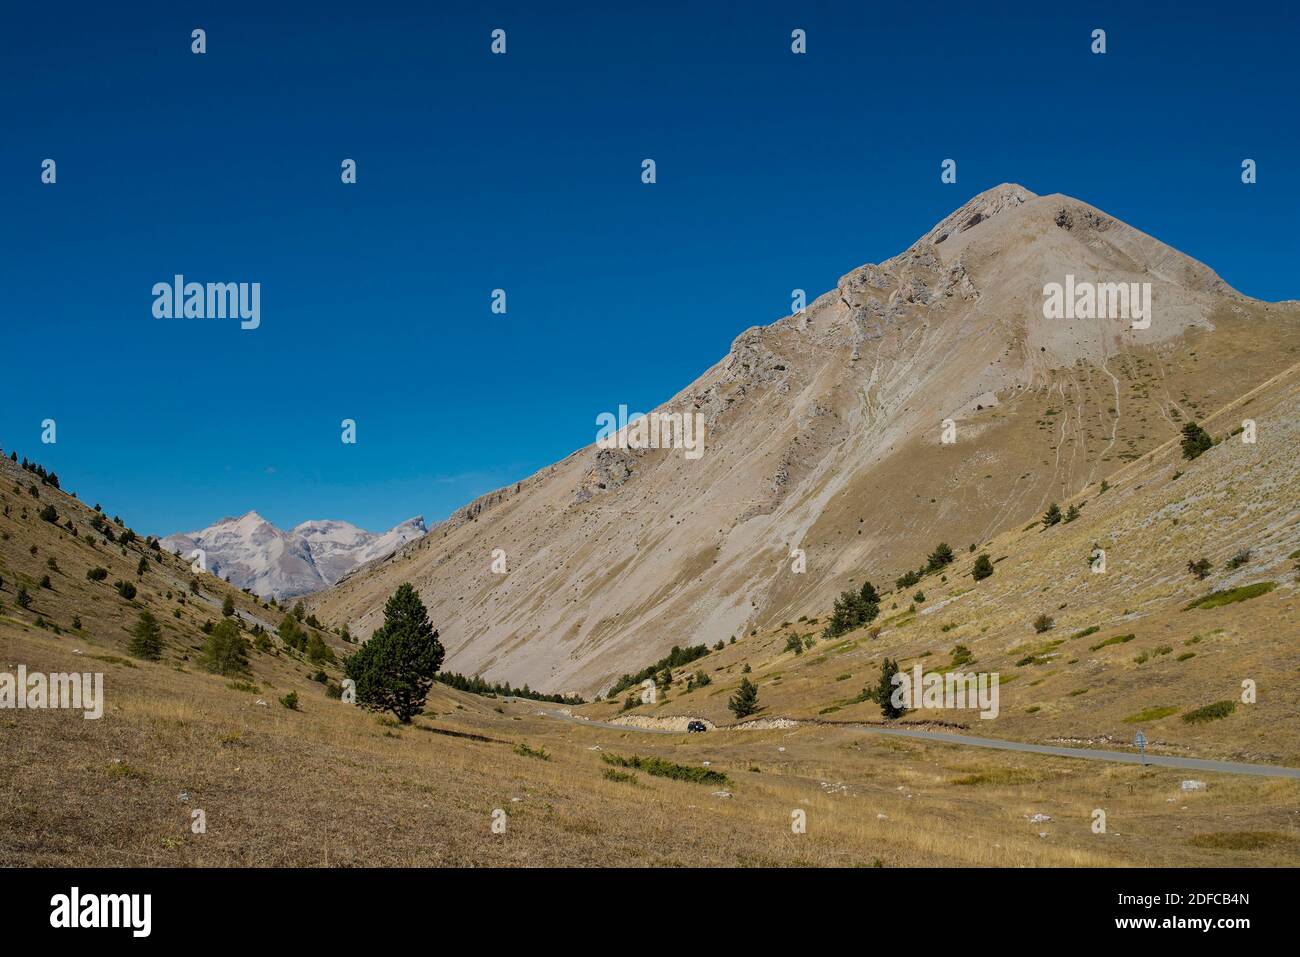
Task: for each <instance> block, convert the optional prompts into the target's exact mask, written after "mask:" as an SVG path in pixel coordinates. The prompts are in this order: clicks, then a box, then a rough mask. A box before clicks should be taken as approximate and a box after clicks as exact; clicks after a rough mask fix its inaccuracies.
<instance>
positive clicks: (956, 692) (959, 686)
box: [889, 665, 999, 718]
mask: <svg viewBox="0 0 1300 957" xmlns="http://www.w3.org/2000/svg"><path fill="white" fill-rule="evenodd" d="M890 681H891V682H892V683H893V685H894V692H893V694H891V695H890V696H889V701H890V703H891V704H892V705H893V706H894V707H895V708H901V709H905V710H911V709H913V708H951V709H968V708H978V709H979V711H980V717H981V718H996V717H997V716H998V697H999V695H998V681H999V679H998V672H996V671H995V672H993V673H992V674H989V673H988V672H983V671H981V672H978V673H976V672H971V673H968V674H964V673H962V672H960V671H950V672H948V673H947V674H944V673H942V672H939V671H931V672H929V673H928V674H926V673H925V672H923V671H922V669H921V666H920V665H916V666H914V667H913V668H912V673H911V674H908V673H907V672H906V671H900V672H898V673H897V674H895V675H894V676H893V677H892V678H891V679H890Z"/></svg>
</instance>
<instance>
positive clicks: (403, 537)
mask: <svg viewBox="0 0 1300 957" xmlns="http://www.w3.org/2000/svg"><path fill="white" fill-rule="evenodd" d="M427 531H428V529H426V528H425V526H424V519H423V518H419V517H417V518H411V519H407V520H406V521H405V522H402V523H401V524H400V525H397V526H395V527H393V528H391V529H389V530H388V531H386V532H382V533H376V532H367V531H366V530H365V529H362V528H357V526H355V525H351V524H349V523H347V522H339V521H328V520H327V521H310V522H303V523H302V524H301V525H297V526H295V527H294V528H292V529H290V530H289V531H287V532H285V531H281V530H280V529H278V528H276V527H275V526H274V525H272V524H271V523H270V522H268V521H267V520H266V519H264V518H262V516H260V515H258V514H257V513H256V512H249V513H248V514H246V515H242V516H240V517H239V518H223V519H222V520H221V521H219V522H216V523H215V524H213V525H209V526H208V527H207V528H205V529H202V530H200V531H197V532H188V533H185V534H176V535H168V536H167V537H166V538H164V539H163V540H162V546H163V548H165V549H167V550H168V551H170V552H175V551H179V552H180V553H181V555H182V556H183V557H188V556H189V555H190V554H191V553H192V552H193V551H194V550H195V549H201V550H202V551H203V552H204V553H205V557H206V561H207V567H208V570H209V571H210V572H212V574H214V575H217V576H218V577H220V578H228V579H229V581H230V583H231V584H233V585H235V586H236V587H238V588H248V589H251V590H252V591H253V592H254V593H255V594H258V595H263V596H266V597H275V598H292V597H295V596H297V595H305V594H307V593H308V592H313V591H317V590H319V589H321V588H324V587H325V586H326V585H332V584H334V583H335V582H337V581H338V580H339V579H340V578H342V577H343V576H344V575H346V574H347V573H348V572H350V571H352V570H353V569H354V568H357V567H358V566H360V565H364V564H365V563H367V562H371V561H374V560H375V559H378V558H383V557H384V556H386V555H389V554H391V553H392V552H393V551H395V550H396V549H397V548H399V547H400V546H402V545H404V544H405V543H407V542H409V541H411V540H413V539H416V538H420V537H421V536H423V535H424V534H425V533H426V532H427Z"/></svg>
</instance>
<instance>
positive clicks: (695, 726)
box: [686, 721, 709, 734]
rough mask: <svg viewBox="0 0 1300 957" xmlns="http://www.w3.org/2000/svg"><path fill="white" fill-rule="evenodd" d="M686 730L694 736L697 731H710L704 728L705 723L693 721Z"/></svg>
mask: <svg viewBox="0 0 1300 957" xmlns="http://www.w3.org/2000/svg"><path fill="white" fill-rule="evenodd" d="M686 730H687V731H688V732H690V733H692V734H694V733H695V732H696V731H708V730H709V729H708V728H706V727H705V726H704V722H703V721H692V722H690V723H689V724H688V725H686Z"/></svg>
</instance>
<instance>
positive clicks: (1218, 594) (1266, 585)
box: [1183, 582, 1277, 611]
mask: <svg viewBox="0 0 1300 957" xmlns="http://www.w3.org/2000/svg"><path fill="white" fill-rule="evenodd" d="M1276 587H1277V582H1255V583H1254V584H1253V585H1242V586H1241V587H1239V588H1228V589H1225V590H1223V591H1212V592H1210V593H1209V594H1208V595H1206V596H1204V597H1203V598H1198V599H1196V601H1194V602H1192V603H1191V604H1189V605H1187V606H1186V607H1185V608H1184V609H1183V610H1184V611H1190V610H1191V609H1193V608H1218V607H1219V606H1220V605H1231V604H1233V603H1234V602H1239V601H1248V600H1249V599H1251V598H1258V597H1259V596H1260V595H1267V594H1268V593H1269V592H1271V591H1272V590H1273V589H1274V588H1276Z"/></svg>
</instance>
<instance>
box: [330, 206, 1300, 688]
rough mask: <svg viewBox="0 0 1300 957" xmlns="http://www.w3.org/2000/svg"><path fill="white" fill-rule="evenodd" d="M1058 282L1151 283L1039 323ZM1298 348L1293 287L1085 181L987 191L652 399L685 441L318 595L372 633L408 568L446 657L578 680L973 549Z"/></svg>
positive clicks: (528, 493)
mask: <svg viewBox="0 0 1300 957" xmlns="http://www.w3.org/2000/svg"><path fill="white" fill-rule="evenodd" d="M1053 283H1056V284H1068V285H1069V286H1070V287H1071V288H1076V287H1077V288H1083V287H1085V286H1086V285H1087V284H1095V285H1097V286H1098V287H1099V289H1100V290H1101V292H1102V294H1103V295H1104V294H1105V289H1107V288H1109V289H1111V290H1112V291H1113V290H1114V289H1115V288H1116V286H1114V285H1111V284H1120V283H1125V284H1127V283H1134V284H1137V287H1136V288H1141V287H1142V284H1150V285H1149V287H1148V289H1149V294H1150V301H1151V304H1152V308H1151V315H1150V321H1149V323H1143V322H1136V321H1131V320H1130V319H1129V318H1115V317H1113V314H1112V317H1110V318H1105V317H1101V318H1074V319H1055V318H1046V317H1045V310H1044V302H1045V288H1046V287H1048V286H1049V284H1053ZM1095 301H1096V300H1095V299H1094V304H1095ZM1071 314H1074V313H1073V312H1072V313H1071ZM1078 314H1080V315H1087V314H1088V310H1080V312H1079V313H1078ZM1298 346H1300V304H1298V303H1296V302H1286V303H1273V304H1270V303H1264V302H1260V301H1257V300H1254V299H1251V298H1249V297H1247V296H1244V295H1242V294H1241V293H1239V292H1237V291H1236V290H1234V289H1232V288H1231V287H1229V286H1228V285H1227V284H1226V283H1225V282H1224V281H1223V280H1222V279H1220V278H1219V277H1218V276H1217V275H1216V274H1215V273H1214V272H1213V271H1211V270H1210V269H1209V268H1207V267H1206V266H1204V265H1202V264H1201V263H1198V262H1196V261H1195V260H1192V259H1190V258H1188V257H1187V256H1185V255H1183V254H1181V253H1179V252H1177V251H1176V250H1174V249H1172V248H1170V247H1168V246H1166V245H1164V244H1163V243H1161V242H1159V241H1158V240H1156V239H1154V238H1152V237H1151V236H1148V235H1146V234H1145V233H1142V232H1140V231H1139V230H1137V229H1134V228H1133V227H1131V226H1128V225H1126V224H1125V223H1123V222H1120V221H1119V220H1117V219H1115V218H1114V217H1112V216H1109V215H1107V214H1106V213H1104V212H1102V211H1100V210H1098V209H1096V208H1094V207H1092V206H1090V205H1088V204H1086V203H1083V202H1080V201H1079V200H1076V199H1071V198H1069V197H1067V196H1062V195H1050V196H1036V195H1035V194H1033V193H1031V192H1030V191H1028V190H1026V189H1024V188H1023V187H1020V186H1015V185H1003V186H999V187H996V188H994V189H991V190H989V191H987V192H984V193H981V194H980V195H978V196H976V197H975V198H974V199H972V200H970V201H969V202H968V203H966V204H965V205H963V206H962V207H961V208H960V209H958V210H957V211H956V212H954V213H953V214H951V215H950V216H948V217H946V218H945V219H944V220H943V221H941V222H940V223H938V224H937V225H936V226H934V227H933V228H932V229H930V230H929V231H927V232H926V233H925V234H924V235H923V236H922V237H921V238H920V239H919V240H918V241H917V242H916V243H914V244H913V245H912V246H911V247H910V248H908V249H907V250H905V251H903V252H902V253H900V254H899V255H897V256H895V257H893V258H892V259H889V260H887V261H885V262H882V263H879V264H869V265H864V266H862V267H860V268H858V269H855V270H853V271H852V272H850V273H849V274H848V275H846V276H844V277H843V278H842V279H841V280H840V281H839V282H838V284H837V285H836V288H834V289H832V290H830V291H828V292H826V293H825V294H824V295H821V296H820V297H819V298H817V299H816V300H815V301H814V302H812V303H811V304H809V306H808V307H807V309H806V311H805V312H803V313H802V314H795V315H789V316H786V317H784V318H781V319H779V320H777V321H776V322H773V323H771V324H770V325H765V326H754V327H752V328H749V329H747V330H746V331H744V332H742V333H741V334H740V335H739V336H738V337H737V338H736V340H735V342H734V343H733V345H732V348H731V350H730V351H729V352H728V354H727V355H726V356H724V357H723V358H722V359H721V360H720V361H719V362H718V363H717V364H715V365H714V366H713V367H712V368H710V369H708V370H707V371H705V372H704V373H703V375H701V376H700V377H699V378H698V379H697V380H696V381H695V382H693V383H691V384H690V385H689V386H687V387H686V388H685V389H683V390H682V391H681V392H679V393H678V394H677V395H675V396H673V397H672V398H671V399H669V401H667V402H665V403H664V404H663V405H662V406H661V407H660V410H661V411H666V412H677V413H685V412H692V413H696V412H697V413H699V414H700V415H702V416H703V419H704V422H705V426H706V435H705V450H704V454H703V455H702V456H701V457H699V458H698V459H691V458H688V457H687V456H685V455H684V454H683V453H682V451H681V450H674V449H662V448H660V449H645V450H636V449H618V448H612V449H611V448H597V447H596V446H594V445H593V446H591V447H588V448H585V449H582V450H580V451H578V452H575V453H574V454H572V455H570V456H568V457H567V458H565V459H564V460H562V461H560V462H558V463H556V464H554V465H552V466H550V467H548V468H546V469H543V470H541V471H540V472H538V473H536V474H535V475H532V476H530V477H529V478H527V479H525V480H523V481H520V482H518V483H515V484H513V485H511V486H509V487H506V488H503V489H499V490H497V491H495V492H492V493H490V494H488V495H485V496H482V497H481V498H479V499H477V500H476V501H474V502H472V503H470V504H469V505H467V506H466V507H465V508H463V509H461V510H459V511H458V512H457V513H456V514H454V515H452V516H451V517H450V518H449V520H448V521H447V522H445V523H443V524H442V525H441V526H439V527H438V528H436V529H435V530H434V532H433V533H432V534H430V535H428V536H425V537H423V538H421V539H419V540H418V541H414V542H410V543H407V544H406V545H405V546H403V547H402V548H401V549H399V550H398V551H397V552H396V553H395V554H393V555H392V556H390V557H388V558H386V559H384V560H381V561H378V562H374V563H372V564H371V565H369V566H367V567H365V568H362V569H359V570H358V571H356V572H354V573H353V574H351V575H350V576H348V577H347V578H345V579H343V580H342V581H340V582H339V583H338V584H337V585H336V586H334V587H332V588H330V589H328V590H327V591H325V592H323V593H321V594H320V595H319V596H317V597H316V598H315V599H314V600H313V602H312V604H313V608H314V610H315V611H316V613H317V614H318V615H319V616H320V617H321V618H322V619H324V620H325V621H327V622H329V623H330V624H331V625H335V626H337V625H340V624H343V623H346V624H348V626H349V627H350V628H351V630H352V632H353V633H354V634H360V635H366V634H369V633H370V632H371V631H372V630H373V628H374V627H375V626H376V625H377V623H378V621H379V619H380V612H381V608H382V605H383V601H384V599H385V598H386V597H387V596H388V595H389V594H391V593H392V591H393V589H394V588H395V587H396V586H397V584H398V583H400V582H401V581H405V580H410V581H412V582H413V583H414V584H415V585H416V587H417V588H418V589H419V591H420V593H421V595H422V597H423V599H424V601H425V602H426V603H427V604H428V606H429V610H430V614H431V617H432V619H433V620H434V622H435V623H436V624H437V626H438V628H439V629H440V632H441V637H442V641H443V642H444V644H445V646H446V647H447V650H448V661H447V665H446V667H448V668H449V669H451V670H455V671H460V672H464V673H472V672H477V673H481V674H482V675H484V676H485V677H487V678H490V679H495V680H509V681H512V682H515V683H523V682H525V681H527V682H529V683H531V685H532V686H533V687H535V688H545V689H547V690H553V691H579V692H582V693H586V694H590V693H591V692H595V691H600V690H603V689H604V688H606V687H608V684H609V682H610V680H611V679H612V678H613V677H615V676H617V675H619V674H621V673H623V672H624V671H628V670H636V669H638V668H640V667H641V666H642V665H643V664H645V663H647V662H650V661H653V660H655V659H657V658H659V657H660V656H661V655H663V653H664V652H666V651H667V650H668V649H669V648H670V647H671V646H672V645H675V644H680V645H686V644H692V643H698V642H707V643H709V644H713V643H716V642H717V641H719V640H726V639H729V638H730V636H732V635H740V634H742V633H748V632H749V631H750V630H752V629H755V628H760V629H761V628H765V627H771V626H773V625H775V624H779V623H780V622H782V621H785V620H793V619H795V618H797V617H798V616H799V615H800V614H805V613H806V614H810V615H811V614H817V613H822V612H824V611H825V610H826V609H827V608H828V607H829V606H830V604H831V602H832V600H833V598H834V596H835V595H836V594H837V593H838V592H839V591H840V590H842V589H844V588H846V587H849V586H850V585H851V584H860V583H861V581H862V580H863V579H864V578H866V577H869V578H871V579H874V580H875V581H876V582H877V584H882V583H889V582H892V581H893V580H894V578H895V577H896V576H899V575H901V574H902V573H903V572H905V571H906V570H908V569H909V568H912V567H915V565H916V563H917V558H918V556H919V555H920V556H923V555H924V554H925V552H926V551H927V550H928V549H929V548H930V547H932V546H933V545H934V544H935V543H937V542H940V541H946V542H948V543H950V544H951V545H952V546H953V548H954V549H957V550H958V551H965V550H966V549H967V547H968V546H969V545H971V544H977V543H982V542H986V541H988V540H989V539H990V538H991V537H992V536H994V535H995V534H997V533H999V532H1002V531H1006V530H1008V529H1011V528H1014V527H1016V526H1021V525H1023V524H1024V523H1025V522H1026V521H1029V520H1032V519H1033V518H1034V517H1036V516H1037V515H1038V514H1039V513H1041V511H1042V509H1043V508H1044V507H1045V506H1046V505H1047V504H1048V503H1050V502H1051V501H1054V500H1065V499H1067V498H1069V497H1070V496H1072V495H1074V494H1076V493H1078V492H1080V491H1081V490H1083V489H1084V488H1086V487H1088V486H1089V485H1094V484H1097V483H1100V482H1101V481H1102V480H1103V479H1105V478H1106V477H1107V476H1108V475H1110V474H1112V473H1113V472H1114V471H1115V470H1117V469H1119V468H1121V467H1123V466H1124V465H1125V464H1127V463H1129V462H1132V461H1134V460H1136V459H1137V458H1138V457H1139V456H1141V455H1142V454H1143V453H1144V452H1146V451H1148V450H1150V449H1152V448H1155V447H1157V446H1159V445H1161V444H1162V443H1165V442H1167V441H1168V440H1169V439H1171V438H1172V437H1174V436H1175V435H1176V433H1177V432H1178V430H1179V429H1180V428H1181V427H1182V425H1183V424H1184V423H1185V422H1187V421H1190V420H1195V419H1197V418H1198V417H1201V416H1203V415H1205V414H1208V413H1210V412H1212V411H1213V410H1215V409H1218V408H1221V407H1222V406H1224V405H1227V404H1228V403H1230V402H1231V401H1233V400H1234V399H1235V398H1237V397H1239V396H1241V395H1243V394H1244V393H1246V392H1247V391H1248V390H1250V389H1251V388H1253V387H1254V386H1256V385H1258V384H1259V383H1261V382H1263V381H1265V380H1266V379H1268V378H1269V377H1270V376H1273V375H1274V374H1276V373H1277V372H1279V371H1280V370H1282V369H1283V368H1285V367H1287V366H1288V365H1290V364H1291V363H1293V362H1295V361H1296V350H1297V347H1298ZM593 400H594V401H596V400H595V397H593ZM946 438H951V439H952V440H953V441H951V442H946V441H945V439H946ZM497 549H500V550H501V551H502V552H504V553H505V563H506V564H505V568H506V572H505V574H497V573H494V571H493V564H494V554H495V555H497V556H499V555H500V553H499V552H496V551H495V550H497ZM498 567H499V562H498ZM801 568H802V569H803V570H802V571H801V570H800V569H801Z"/></svg>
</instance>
